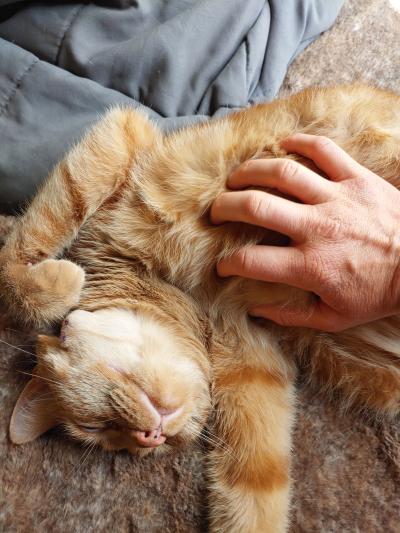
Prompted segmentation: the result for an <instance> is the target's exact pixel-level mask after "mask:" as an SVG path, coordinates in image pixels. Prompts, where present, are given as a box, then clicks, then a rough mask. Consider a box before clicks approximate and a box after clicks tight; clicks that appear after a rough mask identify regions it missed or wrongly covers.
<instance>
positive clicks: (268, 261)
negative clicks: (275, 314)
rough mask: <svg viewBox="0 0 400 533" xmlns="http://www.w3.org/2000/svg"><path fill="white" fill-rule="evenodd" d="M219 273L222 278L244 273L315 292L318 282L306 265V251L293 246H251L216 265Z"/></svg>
mask: <svg viewBox="0 0 400 533" xmlns="http://www.w3.org/2000/svg"><path fill="white" fill-rule="evenodd" d="M217 272H218V274H219V275H220V276H222V277H227V276H242V277H245V278H250V279H257V280H260V281H270V282H274V283H285V284H286V285H291V286H293V287H298V288H300V289H305V290H309V291H314V289H315V287H314V285H317V284H318V280H317V279H316V277H315V276H312V277H310V275H309V273H308V272H307V270H306V268H305V260H304V255H303V253H302V252H301V251H300V250H298V249H297V248H293V247H279V246H261V245H254V246H248V247H246V248H242V249H241V250H239V251H238V252H236V253H235V254H233V255H231V256H229V257H227V258H224V259H222V260H221V261H220V262H219V263H218V264H217Z"/></svg>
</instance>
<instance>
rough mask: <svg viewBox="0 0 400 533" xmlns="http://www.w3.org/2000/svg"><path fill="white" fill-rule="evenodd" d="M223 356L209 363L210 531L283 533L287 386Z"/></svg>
mask: <svg viewBox="0 0 400 533" xmlns="http://www.w3.org/2000/svg"><path fill="white" fill-rule="evenodd" d="M243 348H244V349H245V347H243ZM271 349H272V348H271ZM224 352H226V348H225V347H224V348H223V347H222V346H221V347H220V350H217V352H216V353H214V357H213V358H214V361H215V366H214V372H215V382H214V391H213V397H214V400H215V402H216V421H215V425H214V428H213V431H214V440H216V441H217V444H216V447H215V449H214V450H213V451H212V453H211V454H210V460H209V475H210V481H211V487H210V500H209V501H210V515H211V531H212V532H214V533H217V532H218V533H259V532H263V533H282V532H285V531H286V530H287V526H288V514H289V502H290V442H291V426H292V420H293V411H294V406H293V403H294V401H293V396H294V394H293V388H292V384H291V382H290V381H291V380H290V378H289V376H288V375H283V374H282V373H281V372H280V371H279V370H277V369H276V368H273V365H271V366H270V368H268V366H265V365H262V364H258V365H257V364H252V363H251V359H252V358H251V357H250V358H249V359H250V361H249V363H248V364H241V363H240V359H242V358H241V357H240V355H239V354H232V353H231V354H229V355H228V356H227V355H226V353H225V355H224ZM267 352H268V350H267V351H266V353H264V355H263V356H264V359H265V360H268V358H269V355H270V354H269V353H267ZM246 358H247V357H246ZM272 358H273V359H275V358H276V354H273V357H272ZM235 359H236V361H235ZM242 360H243V359H242ZM212 438H213V437H212V436H211V439H212Z"/></svg>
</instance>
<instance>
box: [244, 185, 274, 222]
mask: <svg viewBox="0 0 400 533" xmlns="http://www.w3.org/2000/svg"><path fill="white" fill-rule="evenodd" d="M268 206H269V202H268V197H267V195H265V194H263V193H261V192H259V191H249V192H248V193H247V195H246V198H245V200H244V204H243V208H244V211H245V214H246V215H247V216H248V217H249V218H250V219H252V220H253V219H258V218H260V217H261V216H262V214H263V213H264V212H265V211H266V210H267V209H268Z"/></svg>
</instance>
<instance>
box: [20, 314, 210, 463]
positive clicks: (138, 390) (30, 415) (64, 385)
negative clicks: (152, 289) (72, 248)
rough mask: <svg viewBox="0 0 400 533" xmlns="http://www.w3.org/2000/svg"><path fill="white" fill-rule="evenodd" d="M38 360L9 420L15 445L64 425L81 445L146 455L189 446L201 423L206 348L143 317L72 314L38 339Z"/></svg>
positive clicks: (205, 403)
mask: <svg viewBox="0 0 400 533" xmlns="http://www.w3.org/2000/svg"><path fill="white" fill-rule="evenodd" d="M37 357H38V364H37V366H36V368H35V370H34V377H33V378H32V379H31V381H30V382H29V383H28V384H27V385H26V386H25V388H24V390H23V392H22V393H21V395H20V397H19V399H18V402H17V404H16V406H15V408H14V412H13V415H12V419H11V423H10V437H11V440H12V441H13V442H15V443H17V444H22V443H25V442H29V441H31V440H33V439H35V438H36V437H38V436H39V435H41V434H42V433H44V432H45V431H47V430H48V429H50V428H51V427H54V426H56V425H60V424H62V425H63V426H64V427H65V428H66V430H67V431H68V432H69V433H70V434H71V435H72V436H73V437H75V438H77V439H79V440H81V441H84V442H86V443H96V444H98V445H99V446H101V447H103V448H105V449H108V450H117V449H128V450H129V451H130V452H132V453H139V454H145V453H148V452H149V451H151V450H155V449H157V450H161V449H164V450H165V449H168V447H171V446H176V445H179V444H181V443H185V442H189V441H190V440H192V439H193V438H195V437H197V436H198V434H199V432H200V431H201V429H202V427H203V425H204V422H205V419H206V416H207V413H208V410H209V402H210V399H209V376H208V372H209V370H208V362H207V354H206V353H205V349H204V347H202V345H201V343H200V342H197V341H196V340H195V338H194V337H193V336H191V335H185V334H184V333H183V332H182V330H181V329H179V328H178V329H177V328H175V327H174V324H173V323H172V324H171V323H168V321H162V320H160V317H157V318H153V317H152V316H150V315H149V314H148V312H146V313H142V312H141V311H140V309H139V310H136V311H132V310H128V309H116V308H114V309H102V310H98V311H95V312H88V311H83V310H76V311H73V312H72V313H70V315H69V316H68V317H67V318H66V320H65V321H64V323H63V326H62V328H61V333H60V336H59V337H47V336H40V337H39V340H38V346H37Z"/></svg>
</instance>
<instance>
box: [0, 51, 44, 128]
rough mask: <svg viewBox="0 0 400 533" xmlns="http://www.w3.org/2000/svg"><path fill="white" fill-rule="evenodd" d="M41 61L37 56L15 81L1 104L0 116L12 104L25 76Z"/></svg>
mask: <svg viewBox="0 0 400 533" xmlns="http://www.w3.org/2000/svg"><path fill="white" fill-rule="evenodd" d="M38 62H39V59H38V58H37V57H35V58H34V59H33V61H32V63H31V64H30V65H28V66H27V67H26V68H25V70H24V71H23V72H22V74H21V76H20V77H19V78H18V79H17V80H16V81H15V84H14V87H13V88H12V90H11V91H10V94H9V95H8V96H7V97H6V99H5V100H4V102H3V104H2V105H1V106H0V117H1V115H3V114H4V113H5V112H6V111H7V108H8V106H9V105H10V103H11V101H12V99H13V98H14V96H15V95H16V93H17V91H18V89H19V88H20V86H21V83H22V82H23V79H24V78H25V76H26V75H27V74H28V73H29V72H30V71H31V70H32V69H33V67H34V66H35V65H36V63H38Z"/></svg>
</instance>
